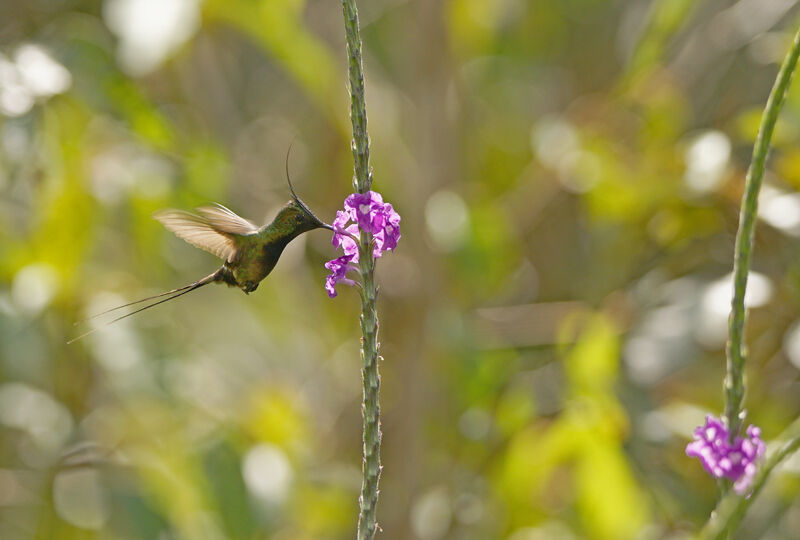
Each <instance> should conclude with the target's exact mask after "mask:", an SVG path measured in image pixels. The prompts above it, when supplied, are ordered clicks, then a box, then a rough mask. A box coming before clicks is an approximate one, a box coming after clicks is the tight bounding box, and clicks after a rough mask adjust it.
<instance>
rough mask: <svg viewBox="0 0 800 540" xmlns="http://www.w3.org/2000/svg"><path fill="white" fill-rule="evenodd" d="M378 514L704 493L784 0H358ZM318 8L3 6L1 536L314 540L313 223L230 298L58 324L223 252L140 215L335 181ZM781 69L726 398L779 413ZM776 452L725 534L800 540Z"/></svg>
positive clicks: (795, 126)
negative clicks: (744, 350) (737, 254)
mask: <svg viewBox="0 0 800 540" xmlns="http://www.w3.org/2000/svg"><path fill="white" fill-rule="evenodd" d="M359 4H360V5H359V7H360V10H361V11H360V15H361V23H362V37H363V40H364V51H365V52H364V55H365V56H364V63H365V69H366V74H367V80H366V88H367V110H368V115H369V131H370V135H371V139H372V164H373V166H374V171H375V186H374V187H375V189H376V190H377V191H380V192H381V193H382V194H383V196H384V198H385V199H386V200H387V201H388V202H391V203H392V204H393V205H394V207H395V208H396V209H397V210H398V211H399V212H400V214H401V215H402V217H403V221H402V232H403V238H402V240H401V241H400V244H399V246H398V249H397V251H396V252H395V253H392V254H388V255H387V256H385V257H384V258H382V259H381V260H380V261H379V264H378V276H379V283H380V286H381V296H380V299H379V302H380V306H379V310H380V311H379V312H380V316H381V333H380V341H381V342H382V347H381V353H382V355H383V356H384V358H385V360H384V361H383V362H382V364H381V370H382V382H383V386H382V411H383V430H384V436H383V444H384V447H383V464H384V473H383V477H382V482H381V499H380V504H379V510H378V516H379V522H380V525H381V527H382V529H383V532H382V533H381V534H380V537H381V538H385V539H387V540H406V539H418V540H439V539H459V540H473V539H474V540H483V539H508V540H539V539H572V538H575V539H577V538H590V539H628V538H630V539H633V538H686V537H688V536H689V535H690V534H691V533H692V532H693V531H695V530H696V529H697V528H698V527H699V526H700V525H701V524H702V523H703V522H704V521H705V519H706V517H707V516H708V514H709V512H710V511H711V509H712V508H713V506H714V504H715V499H716V496H717V493H716V485H715V483H714V482H713V481H712V479H711V478H709V477H708V476H707V475H706V474H705V473H704V472H703V470H702V467H701V466H700V464H699V462H697V460H690V459H688V458H687V457H686V456H685V455H684V447H685V445H686V443H687V442H688V440H689V438H690V434H691V431H692V429H693V428H694V427H695V426H696V425H698V424H699V423H701V422H702V419H703V417H704V415H705V414H706V413H707V412H710V413H714V414H719V413H720V412H721V410H722V407H723V404H722V377H723V372H724V350H723V349H724V341H725V333H726V318H727V313H728V306H729V302H730V275H729V274H730V269H731V265H732V253H733V235H734V233H735V230H736V225H737V212H738V205H739V198H740V195H741V189H742V184H743V177H744V171H745V169H746V167H747V165H748V163H749V156H750V152H751V148H752V143H753V139H754V137H755V132H756V129H757V126H758V121H759V118H760V112H761V109H762V107H763V105H764V102H765V100H766V97H767V95H768V93H769V89H770V87H771V84H772V81H773V80H774V77H775V74H776V72H777V66H778V64H779V62H780V60H781V59H782V57H783V55H784V53H785V51H786V50H787V49H788V46H789V43H790V38H791V34H792V33H793V32H794V29H795V27H796V25H797V24H798V22H800V8H798V2H797V1H796V0H707V1H692V0H618V1H608V0H606V1H603V0H561V1H554V0H372V1H361V2H359ZM344 51H345V47H344V31H343V24H342V13H341V5H340V3H339V2H336V1H321V0H311V1H303V0H226V1H223V0H206V1H200V0H105V1H102V2H97V1H88V0H28V1H26V2H14V1H12V0H5V1H2V2H0V538H1V539H3V540H8V539H11V540H16V539H28V538H42V539H51V538H52V539H59V540H60V539H94V538H99V539H106V538H108V539H111V538H113V539H142V540H146V539H147V540H149V539H164V540H166V539H190V540H194V539H262V538H263V539H267V538H269V539H279V540H295V539H300V540H303V539H340V538H341V539H343V538H351V537H353V536H354V533H355V525H356V518H357V497H358V491H359V486H360V464H361V419H360V414H361V410H360V409H361V403H360V402H361V383H360V371H359V370H360V360H359V356H358V336H359V330H358V310H359V302H358V297H357V294H356V292H355V291H353V290H349V289H347V288H346V287H345V288H343V289H344V290H341V291H340V295H339V297H338V298H336V299H334V300H331V299H329V298H328V297H327V295H326V294H325V290H324V288H323V285H324V279H325V275H326V270H325V268H324V267H323V263H324V262H325V261H326V260H328V259H331V258H333V257H334V256H336V254H335V252H334V250H333V248H332V246H331V245H330V236H329V233H327V232H325V231H321V230H317V231H312V232H310V233H308V234H306V235H304V236H303V237H301V238H300V239H299V240H297V241H295V242H294V243H292V244H291V245H290V246H289V247H288V248H287V250H286V252H285V253H284V255H283V256H282V258H281V260H280V262H279V264H278V266H277V268H276V269H275V271H274V272H273V273H272V274H271V275H270V276H269V277H268V278H267V279H266V280H265V281H264V282H263V283H262V284H261V286H260V287H259V289H258V291H256V292H255V293H254V294H252V295H250V296H245V295H243V294H241V292H239V291H237V290H233V289H227V288H225V287H206V288H203V289H201V290H199V291H197V292H194V293H192V294H191V295H187V296H186V297H184V298H181V299H180V300H176V301H175V302H172V303H168V304H165V305H164V306H159V307H158V308H156V309H154V310H151V311H148V312H146V313H144V314H141V315H139V316H136V317H133V318H129V319H126V320H125V321H122V322H120V323H119V324H116V325H113V326H110V327H107V328H104V329H102V330H100V331H98V332H96V333H95V334H93V335H92V336H90V337H89V338H87V339H85V340H81V341H78V342H76V343H75V344H72V345H69V346H68V345H66V344H65V343H66V341H67V340H69V339H70V338H72V337H75V336H76V335H78V334H79V333H81V332H82V331H85V330H86V329H87V328H91V326H86V325H82V326H77V327H76V326H74V325H73V323H75V322H76V321H79V320H81V319H83V318H85V317H86V316H88V315H90V314H93V313H96V312H98V311H102V310H103V309H105V308H106V307H109V306H113V305H115V304H120V303H124V302H127V301H131V300H135V299H137V298H139V297H143V296H147V295H149V294H154V293H156V292H160V291H163V290H167V289H172V288H175V287H177V286H180V285H184V284H186V283H189V282H191V281H193V280H195V279H198V278H200V277H203V276H205V275H207V274H208V273H210V272H211V271H213V270H214V269H215V268H216V267H217V266H218V264H219V262H218V261H217V260H216V259H214V257H213V256H211V255H208V254H206V253H204V252H202V251H199V250H197V249H195V248H193V247H191V246H189V245H187V244H185V243H183V242H182V241H180V240H179V239H177V238H175V237H173V236H172V235H171V234H170V233H168V232H166V231H165V230H164V229H163V228H162V227H161V225H159V224H158V223H157V222H155V221H154V220H152V219H151V214H152V213H153V212H154V211H156V210H158V209H161V208H165V207H173V208H181V209H191V208H192V207H194V206H196V205H200V204H204V203H208V202H212V201H216V202H220V203H222V204H224V205H226V206H228V207H230V208H231V209H233V210H234V211H236V212H237V213H239V214H241V215H242V216H245V217H248V218H251V219H253V220H254V221H257V222H260V223H263V222H265V221H267V220H268V219H271V218H272V216H273V215H274V213H275V211H276V209H277V208H279V207H280V206H281V205H282V204H283V203H285V202H286V201H287V200H288V190H287V186H286V181H285V177H284V158H285V156H286V152H287V149H288V147H289V145H290V144H291V143H292V142H293V141H294V145H293V148H294V149H293V151H292V155H291V160H290V164H289V165H290V170H291V173H292V178H293V182H294V184H295V187H296V189H297V191H298V194H299V195H300V197H302V198H303V199H304V200H305V201H306V202H307V203H308V204H309V206H310V207H311V208H312V209H313V210H314V212H315V213H317V214H318V215H319V216H320V217H322V218H323V219H325V220H326V221H331V220H332V219H333V217H334V216H335V212H336V210H337V209H339V208H341V205H342V200H343V199H344V198H345V196H346V195H347V194H349V193H350V192H351V191H352V187H351V177H352V155H351V153H350V149H349V140H350V124H349V120H348V111H349V101H348V95H347V89H346V86H345V81H346V58H345V52H344ZM798 143H800V84H796V85H795V86H794V87H793V88H792V90H791V91H790V94H789V97H788V101H787V104H786V107H785V109H784V112H783V115H782V118H781V121H780V122H779V124H778V130H777V134H776V137H775V140H774V145H775V147H774V149H773V152H772V156H771V161H770V163H769V171H768V174H767V178H766V184H765V186H764V189H763V193H762V197H761V201H760V212H759V216H760V218H761V219H760V221H759V224H758V229H757V232H756V234H757V238H756V251H755V260H754V271H755V272H754V273H753V274H752V276H751V280H750V287H749V290H748V303H749V305H750V307H751V312H750V320H749V326H748V343H749V350H750V359H749V364H748V369H747V374H748V380H747V382H748V398H747V408H748V413H749V421H750V422H754V423H757V424H759V425H760V426H761V427H762V429H763V432H764V438H765V439H766V440H767V441H769V440H771V439H772V438H773V437H775V436H776V435H777V434H778V433H779V431H780V430H781V429H782V428H783V427H784V426H785V425H786V424H788V423H789V421H790V420H791V419H792V418H794V417H795V416H796V415H797V412H798V409H800V379H799V378H798V369H800V323H798V320H799V319H800V245H799V244H798V237H800V194H798V193H797V191H796V190H797V189H798V188H800V149H798ZM798 472H800V464H798V463H797V462H795V463H794V465H793V464H792V463H790V464H789V466H787V467H786V468H785V470H784V471H783V472H782V473H781V474H780V475H777V476H776V478H774V479H773V481H772V482H771V483H770V484H769V486H768V488H767V489H766V490H765V492H764V493H763V494H762V495H761V497H760V498H759V500H758V501H757V503H756V504H755V505H754V507H753V508H752V509H751V512H750V514H749V515H748V519H747V520H746V521H745V524H744V527H743V529H742V531H741V533H740V536H737V538H767V539H783V538H787V539H788V538H796V537H797V536H796V534H797V531H798V530H800V499H798V497H797V496H798V493H799V492H800V477H799V476H798Z"/></svg>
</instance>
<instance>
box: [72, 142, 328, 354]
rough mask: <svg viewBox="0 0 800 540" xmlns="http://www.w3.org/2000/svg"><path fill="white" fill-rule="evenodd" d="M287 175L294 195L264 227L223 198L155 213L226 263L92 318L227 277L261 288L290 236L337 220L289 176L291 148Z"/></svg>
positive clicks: (183, 236)
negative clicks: (313, 204)
mask: <svg viewBox="0 0 800 540" xmlns="http://www.w3.org/2000/svg"><path fill="white" fill-rule="evenodd" d="M286 181H287V182H288V184H289V191H290V193H291V196H292V198H291V200H289V202H287V203H286V204H285V205H284V206H283V207H282V208H281V209H280V210H279V211H278V214H277V215H276V216H275V219H273V220H272V221H271V222H270V223H267V224H266V225H263V226H261V227H259V226H257V225H255V224H254V223H253V222H251V221H249V220H247V219H244V218H243V217H240V216H239V215H237V214H236V213H234V212H233V211H232V210H229V209H228V208H226V207H224V206H222V205H221V204H217V203H215V204H212V205H209V206H201V207H199V208H196V209H195V210H196V212H197V213H196V214H194V213H191V212H186V211H183V210H173V209H168V210H161V211H159V212H156V213H155V214H153V217H154V218H155V219H156V220H158V221H159V222H161V224H162V225H164V227H166V228H167V230H169V231H171V232H173V233H174V234H175V235H176V236H178V238H181V239H183V240H185V241H186V242H188V243H189V244H192V245H193V246H195V247H198V248H200V249H203V250H205V251H208V252H209V253H212V254H214V255H216V256H217V257H219V258H220V259H222V260H223V263H222V266H221V267H220V268H219V269H217V270H216V271H214V272H212V273H211V274H209V275H207V276H206V277H204V278H202V279H199V280H197V281H195V282H193V283H189V284H188V285H184V286H183V287H178V288H177V289H172V290H171V291H166V292H163V293H160V294H156V295H153V296H148V297H147V298H142V299H141V300H136V301H135V302H130V303H127V304H123V305H121V306H116V307H113V308H111V309H108V310H106V311H103V312H102V313H98V314H96V315H93V316H92V317H90V318H89V319H86V320H87V321H88V320H91V319H94V318H95V317H99V316H101V315H105V314H106V313H110V312H112V311H116V310H118V309H122V308H125V307H129V306H133V305H136V304H141V303H142V302H147V301H148V300H155V299H157V298H162V297H165V296H166V297H167V298H164V299H162V300H159V301H157V302H153V303H152V304H148V305H146V306H144V307H141V308H139V309H136V310H134V311H132V312H130V313H127V314H125V315H123V316H121V317H117V318H116V319H114V320H112V321H109V322H108V323H106V324H105V325H104V326H108V325H110V324H113V323H115V322H117V321H120V320H122V319H124V318H126V317H130V316H131V315H135V314H136V313H139V312H141V311H144V310H146V309H150V308H151V307H155V306H157V305H158V304H163V303H164V302H168V301H170V300H174V299H176V298H178V297H179V296H183V295H184V294H187V293H190V292H192V291H194V290H197V289H199V288H200V287H203V286H205V285H208V284H209V283H225V284H226V285H228V286H229V287H238V288H239V289H241V290H242V291H244V292H245V294H250V293H251V292H253V291H255V290H256V289H257V288H258V285H259V283H261V280H263V279H264V278H265V277H267V276H268V275H269V274H270V272H272V269H273V268H275V265H276V264H277V263H278V259H279V258H280V256H281V253H283V250H284V248H285V247H286V246H287V245H288V244H289V242H291V241H292V240H294V239H295V238H297V237H298V236H300V235H301V234H303V233H304V232H308V231H312V230H314V229H320V228H323V229H329V230H331V231H333V230H334V229H333V227H332V226H331V225H329V224H327V223H325V222H323V221H322V220H320V219H319V218H318V217H317V216H315V215H314V213H313V212H312V211H311V210H310V209H309V208H308V206H306V204H305V203H304V202H303V201H302V200H300V198H299V197H298V196H297V194H296V193H295V192H294V187H293V186H292V181H291V180H290V178H289V169H288V154H287V168H286ZM76 324H78V323H76ZM99 328H100V327H98V328H94V329H92V330H90V331H88V332H86V333H84V334H81V335H80V336H78V337H76V338H73V339H71V340H70V341H68V342H67V343H68V344H69V343H72V342H74V341H77V340H79V339H81V338H83V337H85V336H88V335H89V334H91V333H93V332H94V331H96V330H99Z"/></svg>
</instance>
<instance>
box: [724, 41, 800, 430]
mask: <svg viewBox="0 0 800 540" xmlns="http://www.w3.org/2000/svg"><path fill="white" fill-rule="evenodd" d="M799 55H800V31H798V33H797V34H796V35H795V38H794V42H793V44H792V48H791V49H790V50H789V53H788V54H787V55H786V58H785V59H784V61H783V65H782V66H781V69H780V71H779V72H778V77H777V79H775V84H774V86H773V87H772V91H771V92H770V94H769V99H768V100H767V105H766V107H765V109H764V115H763V116H762V118H761V126H760V127H759V129H758V136H757V137H756V143H755V146H754V147H753V158H752V161H751V162H750V168H749V169H748V170H747V177H746V178H745V187H744V197H743V198H742V208H741V211H740V213H739V230H738V231H737V232H736V246H735V248H734V261H733V283H734V290H733V300H732V301H731V304H732V308H731V315H730V320H729V330H728V347H727V375H726V377H725V417H726V418H727V421H728V427H729V429H730V437H731V442H733V440H734V439H735V438H736V437H737V436H738V435H739V431H740V430H741V424H742V420H743V418H742V402H743V401H744V364H745V355H746V353H745V350H744V345H743V341H744V322H745V315H746V313H745V307H744V295H745V289H746V288H747V275H748V272H749V271H750V261H751V259H752V256H753V235H754V231H755V223H756V211H757V206H758V192H759V190H760V189H761V183H762V180H763V179H764V169H765V167H766V161H767V154H768V152H769V145H770V141H771V140H772V133H773V131H774V130H775V123H776V122H777V120H778V114H779V113H780V110H781V107H782V105H783V101H784V98H785V97H786V91H787V89H788V88H789V83H790V81H791V79H792V74H793V73H794V68H795V65H796V64H797V58H798V56H799Z"/></svg>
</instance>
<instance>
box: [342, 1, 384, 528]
mask: <svg viewBox="0 0 800 540" xmlns="http://www.w3.org/2000/svg"><path fill="white" fill-rule="evenodd" d="M342 9H343V11H344V26H345V34H346V39H347V58H348V81H349V86H350V120H351V122H352V123H353V141H352V143H351V146H352V150H353V163H354V166H353V171H354V174H353V187H354V188H355V190H356V191H357V192H359V193H366V192H367V191H369V190H370V189H371V188H372V170H371V169H370V165H369V134H368V133H367V107H366V102H365V99H364V68H363V65H362V61H361V36H360V35H359V28H358V10H357V9H356V3H355V0H342ZM372 242H373V240H372V234H370V233H368V232H366V231H361V234H360V246H359V270H360V272H361V286H362V289H361V336H362V337H361V360H362V368H361V380H362V383H363V391H364V396H363V398H364V401H363V404H362V410H361V414H362V418H363V429H364V435H363V441H364V446H363V452H364V458H363V462H362V481H361V496H360V497H359V499H358V502H359V515H358V539H359V540H365V539H371V538H373V537H374V536H375V533H376V531H377V529H378V521H377V517H376V515H377V514H376V512H377V506H378V482H379V480H380V476H381V456H380V453H381V409H380V403H379V400H378V397H379V391H380V384H381V378H380V375H379V374H378V359H379V357H378V313H377V296H378V291H377V288H376V287H375V276H374V272H375V260H374V259H373V257H372Z"/></svg>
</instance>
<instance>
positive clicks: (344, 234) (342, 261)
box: [325, 191, 400, 298]
mask: <svg viewBox="0 0 800 540" xmlns="http://www.w3.org/2000/svg"><path fill="white" fill-rule="evenodd" d="M351 221H352V222H353V223H351V224H349V223H350V222H351ZM348 224H349V225H348ZM359 230H361V231H365V232H369V233H371V234H372V236H373V238H374V241H375V244H374V247H373V250H372V257H373V258H375V259H377V258H378V257H380V256H382V255H383V252H384V251H387V250H391V251H394V249H395V248H396V247H397V242H398V240H400V214H398V213H397V212H395V210H394V208H393V207H392V205H391V204H389V203H384V202H383V197H381V194H380V193H377V192H375V191H368V192H367V193H353V194H352V195H349V196H348V197H347V198H346V199H345V200H344V210H339V211H337V212H336V219H334V220H333V239H332V240H331V243H332V244H333V247H334V248H337V249H338V248H342V250H343V251H344V256H343V257H339V258H338V259H333V260H332V261H328V262H327V263H325V268H327V269H328V270H330V271H331V273H330V275H329V276H328V277H327V279H326V280H325V289H326V290H327V291H328V295H329V296H330V297H331V298H333V297H335V296H336V284H337V283H345V284H347V285H354V284H355V282H354V281H353V280H351V279H347V278H346V277H345V274H346V273H347V270H348V268H354V266H352V265H353V264H354V263H357V262H358V247H359V244H358V241H357V240H356V238H358V235H359Z"/></svg>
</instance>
